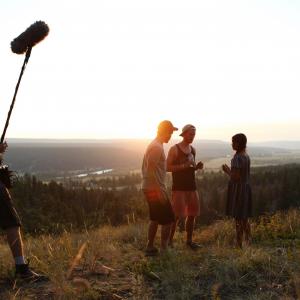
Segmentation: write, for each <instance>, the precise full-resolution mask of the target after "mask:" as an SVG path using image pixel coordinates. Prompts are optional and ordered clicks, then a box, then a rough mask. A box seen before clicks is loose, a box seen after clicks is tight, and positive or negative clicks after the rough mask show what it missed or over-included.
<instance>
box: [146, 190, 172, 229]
mask: <svg viewBox="0 0 300 300" xmlns="http://www.w3.org/2000/svg"><path fill="white" fill-rule="evenodd" d="M144 194H145V197H146V200H147V203H148V206H149V215H150V220H151V221H154V222H157V223H158V224H159V225H168V224H171V223H173V222H174V221H175V216H174V213H173V209H172V205H171V203H170V200H169V198H168V196H167V194H166V193H162V194H161V193H157V192H156V191H144Z"/></svg>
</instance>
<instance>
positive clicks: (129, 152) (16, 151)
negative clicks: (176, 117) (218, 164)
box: [4, 139, 300, 173]
mask: <svg viewBox="0 0 300 300" xmlns="http://www.w3.org/2000/svg"><path fill="white" fill-rule="evenodd" d="M149 142H150V140H149V139H148V140H146V139H144V140H141V139H118V140H117V139H116V140H79V139H75V140H58V139H8V144H9V148H8V150H7V153H6V154H5V156H4V160H5V162H6V163H8V164H9V165H10V167H11V168H12V169H13V170H16V171H19V172H31V173H45V172H50V173H51V172H70V171H75V170H87V169H108V168H109V169H110V168H113V169H127V170H128V169H139V168H140V167H141V162H142V159H143V154H144V151H145V149H146V147H147V145H148V143H149ZM176 142H178V140H177V141H176V140H172V142H170V143H169V144H167V145H165V146H164V147H165V151H166V152H167V151H168V149H169V148H170V146H172V145H174V144H175V143H176ZM299 143H300V142H299ZM267 144H268V145H270V146H264V143H262V144H252V145H251V144H250V145H249V153H250V155H253V156H272V155H274V154H285V153H289V152H290V151H292V150H289V149H284V148H283V147H282V148H278V147H273V146H272V145H281V142H272V143H271V142H267ZM193 145H194V146H195V148H196V151H197V157H198V159H201V160H204V161H205V160H209V159H213V158H218V157H226V156H230V155H232V153H233V152H232V149H231V145H230V144H229V143H226V142H222V141H218V140H196V141H195V142H194V144H193ZM271 146H272V147H271Z"/></svg>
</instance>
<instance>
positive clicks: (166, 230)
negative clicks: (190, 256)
mask: <svg viewBox="0 0 300 300" xmlns="http://www.w3.org/2000/svg"><path fill="white" fill-rule="evenodd" d="M170 230H171V224H167V225H162V226H161V243H160V248H161V250H166V249H167V248H168V244H169V239H170Z"/></svg>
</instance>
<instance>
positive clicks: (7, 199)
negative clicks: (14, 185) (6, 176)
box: [0, 182, 21, 230]
mask: <svg viewBox="0 0 300 300" xmlns="http://www.w3.org/2000/svg"><path fill="white" fill-rule="evenodd" d="M20 226H21V221H20V218H19V216H18V213H17V211H16V209H15V208H14V206H13V203H12V199H11V196H10V194H9V191H8V189H7V188H6V187H5V186H4V185H3V184H2V183H1V182H0V228H2V229H4V230H5V229H8V228H12V227H20Z"/></svg>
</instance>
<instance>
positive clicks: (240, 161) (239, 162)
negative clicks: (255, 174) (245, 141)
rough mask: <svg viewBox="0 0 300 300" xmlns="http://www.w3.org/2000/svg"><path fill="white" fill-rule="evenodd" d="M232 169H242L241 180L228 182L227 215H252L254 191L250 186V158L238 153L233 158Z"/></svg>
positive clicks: (245, 216)
mask: <svg viewBox="0 0 300 300" xmlns="http://www.w3.org/2000/svg"><path fill="white" fill-rule="evenodd" d="M231 169H238V170H240V176H241V177H240V180H239V181H233V180H230V181H229V183H228V193H227V205H226V215H227V216H231V217H234V218H236V219H246V218H249V217H251V216H252V191H251V186H250V158H249V156H248V155H247V154H238V153H236V154H235V155H234V157H233V159H232V160H231Z"/></svg>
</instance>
